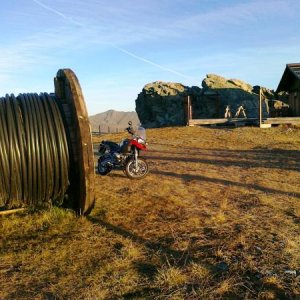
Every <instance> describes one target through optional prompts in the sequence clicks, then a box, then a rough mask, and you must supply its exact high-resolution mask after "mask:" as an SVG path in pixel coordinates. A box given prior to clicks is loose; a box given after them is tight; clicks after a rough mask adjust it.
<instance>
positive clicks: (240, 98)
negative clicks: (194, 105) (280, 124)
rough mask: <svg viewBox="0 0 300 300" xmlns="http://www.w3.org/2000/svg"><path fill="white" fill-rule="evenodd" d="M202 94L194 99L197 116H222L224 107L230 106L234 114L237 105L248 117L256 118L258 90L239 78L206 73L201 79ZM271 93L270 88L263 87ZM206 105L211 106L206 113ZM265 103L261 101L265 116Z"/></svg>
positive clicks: (266, 109)
mask: <svg viewBox="0 0 300 300" xmlns="http://www.w3.org/2000/svg"><path fill="white" fill-rule="evenodd" d="M202 87H203V88H202V94H201V96H200V98H198V99H197V100H196V102H198V106H199V111H198V114H197V117H198V118H211V117H217V118H222V117H224V112H225V108H226V106H227V105H229V106H230V108H231V112H232V114H233V116H234V114H235V112H236V111H237V109H238V107H239V106H241V105H242V106H243V108H244V109H245V111H246V115H247V117H248V118H256V117H257V114H258V109H259V88H258V91H257V90H256V89H254V88H253V87H252V86H251V85H250V84H248V83H246V82H244V81H242V80H239V79H226V78H224V77H221V76H218V75H215V74H208V75H206V78H205V79H204V80H203V81H202ZM265 91H266V93H267V91H268V92H269V93H271V91H270V90H267V89H265ZM207 106H209V107H211V110H210V112H209V114H207V109H205V108H206V107H207ZM267 111H268V107H267V103H266V102H265V101H263V113H264V116H267Z"/></svg>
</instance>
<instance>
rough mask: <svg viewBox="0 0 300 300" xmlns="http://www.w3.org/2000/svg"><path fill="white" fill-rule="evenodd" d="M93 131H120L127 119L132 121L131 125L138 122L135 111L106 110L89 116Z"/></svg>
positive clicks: (125, 124) (126, 125) (126, 123)
mask: <svg viewBox="0 0 300 300" xmlns="http://www.w3.org/2000/svg"><path fill="white" fill-rule="evenodd" d="M89 119H90V124H91V128H92V131H93V132H99V126H100V129H101V132H104V133H106V132H121V131H123V130H124V128H126V127H128V121H132V123H133V125H137V124H139V123H140V121H139V118H138V116H137V113H136V112H135V111H129V112H125V111H116V110H108V111H106V112H102V113H99V114H96V115H93V116H90V117H89Z"/></svg>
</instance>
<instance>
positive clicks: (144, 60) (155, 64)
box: [111, 45, 192, 79]
mask: <svg viewBox="0 0 300 300" xmlns="http://www.w3.org/2000/svg"><path fill="white" fill-rule="evenodd" d="M111 46H112V47H113V48H115V49H117V50H119V51H121V52H123V53H125V54H127V55H129V56H131V57H133V58H135V59H138V60H140V61H143V62H145V63H147V64H150V65H152V66H155V67H157V68H159V69H161V70H164V71H168V72H170V73H173V74H176V75H178V76H181V77H184V78H188V79H192V77H190V76H187V75H184V74H182V73H180V72H177V71H175V70H173V69H170V68H167V67H165V66H162V65H160V64H157V63H155V62H153V61H151V60H148V59H146V58H144V57H141V56H138V55H136V54H134V53H132V52H129V51H128V50H125V49H124V48H121V47H118V46H115V45H111Z"/></svg>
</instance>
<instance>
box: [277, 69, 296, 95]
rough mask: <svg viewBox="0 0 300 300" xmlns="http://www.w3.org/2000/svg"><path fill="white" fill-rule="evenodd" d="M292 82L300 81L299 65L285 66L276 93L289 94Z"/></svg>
mask: <svg viewBox="0 0 300 300" xmlns="http://www.w3.org/2000/svg"><path fill="white" fill-rule="evenodd" d="M294 80H299V81H300V63H298V64H287V65H286V68H285V70H284V73H283V75H282V77H281V80H280V82H279V85H278V88H277V90H276V92H277V93H278V92H281V91H285V92H290V88H291V86H292V82H293V81H294Z"/></svg>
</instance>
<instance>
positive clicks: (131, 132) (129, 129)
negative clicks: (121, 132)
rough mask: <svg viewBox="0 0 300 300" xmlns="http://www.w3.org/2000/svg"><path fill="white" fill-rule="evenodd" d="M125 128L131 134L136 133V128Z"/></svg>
mask: <svg viewBox="0 0 300 300" xmlns="http://www.w3.org/2000/svg"><path fill="white" fill-rule="evenodd" d="M125 130H127V131H128V133H130V134H134V130H133V128H132V127H131V126H129V127H127V128H126V129H125Z"/></svg>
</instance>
